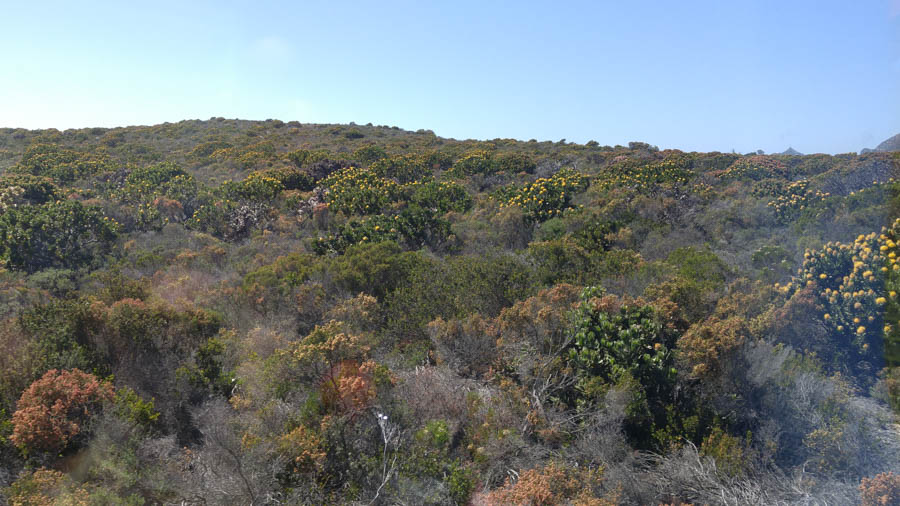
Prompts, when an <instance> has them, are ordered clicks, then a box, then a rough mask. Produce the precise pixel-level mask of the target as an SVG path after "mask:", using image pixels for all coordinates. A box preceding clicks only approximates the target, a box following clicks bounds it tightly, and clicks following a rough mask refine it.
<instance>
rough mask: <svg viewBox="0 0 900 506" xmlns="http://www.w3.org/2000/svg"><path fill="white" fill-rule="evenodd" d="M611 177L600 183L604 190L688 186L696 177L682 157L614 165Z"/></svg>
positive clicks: (639, 189) (641, 189)
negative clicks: (640, 163) (666, 185)
mask: <svg viewBox="0 0 900 506" xmlns="http://www.w3.org/2000/svg"><path fill="white" fill-rule="evenodd" d="M610 170H611V171H612V173H611V175H610V176H609V177H608V178H606V179H604V180H603V181H602V182H601V183H600V187H601V188H602V189H604V190H607V189H610V188H615V187H622V186H624V187H627V188H631V189H634V190H638V191H644V190H648V189H652V188H655V187H657V186H659V185H663V184H670V185H678V184H686V183H687V182H688V181H689V180H690V179H691V178H693V177H694V171H693V170H691V169H690V168H689V163H688V161H687V160H686V159H684V158H681V157H671V158H667V159H665V160H663V161H661V162H654V163H649V164H643V165H635V162H628V163H625V164H622V165H614V166H613V167H611V169H610Z"/></svg>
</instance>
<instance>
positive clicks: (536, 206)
mask: <svg viewBox="0 0 900 506" xmlns="http://www.w3.org/2000/svg"><path fill="white" fill-rule="evenodd" d="M587 183H588V180H587V176H585V175H583V174H579V173H577V172H575V171H572V170H561V171H559V172H557V173H556V174H554V175H553V176H551V177H549V178H540V179H538V180H537V181H535V182H534V183H531V184H529V185H526V186H524V187H522V188H515V187H508V188H504V189H501V190H499V191H498V192H496V193H495V198H497V199H498V200H500V202H501V204H500V207H501V208H503V207H505V206H519V207H521V208H522V209H523V210H524V211H525V213H526V216H527V217H528V218H529V220H530V221H532V222H542V221H545V220H548V219H550V218H553V217H556V216H559V215H560V213H563V212H565V211H567V210H569V209H574V206H573V205H572V198H573V197H574V196H575V195H577V194H578V193H579V192H581V191H584V189H585V188H587Z"/></svg>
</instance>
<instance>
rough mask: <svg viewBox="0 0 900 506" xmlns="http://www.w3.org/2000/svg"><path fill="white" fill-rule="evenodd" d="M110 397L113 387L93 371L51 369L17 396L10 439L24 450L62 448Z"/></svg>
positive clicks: (111, 397) (80, 430)
mask: <svg viewBox="0 0 900 506" xmlns="http://www.w3.org/2000/svg"><path fill="white" fill-rule="evenodd" d="M112 399H113V389H112V387H111V386H110V385H108V384H106V383H102V382H101V381H100V380H98V379H97V378H96V377H95V376H93V375H92V374H87V373H84V372H82V371H80V370H78V369H73V370H71V371H57V370H56V369H51V370H49V371H47V372H46V373H45V374H44V375H43V376H42V377H41V379H39V380H37V381H35V382H34V383H32V384H31V386H29V387H28V389H26V390H25V391H24V392H23V393H22V397H21V398H19V402H18V404H17V406H16V412H15V413H13V426H14V429H13V435H12V437H11V440H12V441H13V443H15V444H16V445H17V446H19V447H20V448H22V449H24V450H39V451H59V450H62V449H64V448H65V447H66V446H68V445H69V443H70V442H72V441H73V439H74V438H76V437H77V436H78V435H79V434H80V433H81V432H82V429H83V427H84V424H85V423H86V422H87V421H88V420H89V419H90V417H91V416H93V414H95V413H96V412H97V411H98V410H99V409H100V408H101V407H102V404H103V403H104V402H108V401H111V400H112Z"/></svg>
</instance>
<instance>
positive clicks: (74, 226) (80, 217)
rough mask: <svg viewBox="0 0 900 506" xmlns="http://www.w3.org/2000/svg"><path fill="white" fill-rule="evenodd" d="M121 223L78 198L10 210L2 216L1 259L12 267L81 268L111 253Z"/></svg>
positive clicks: (35, 269)
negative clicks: (83, 203)
mask: <svg viewBox="0 0 900 506" xmlns="http://www.w3.org/2000/svg"><path fill="white" fill-rule="evenodd" d="M117 230H118V225H117V224H116V223H115V221H114V220H110V219H109V218H106V217H104V216H103V215H102V213H101V211H100V209H98V208H96V207H89V206H84V205H82V204H81V203H80V202H76V201H71V200H67V201H61V202H60V201H57V202H48V203H46V204H43V205H40V206H23V207H19V208H16V209H9V210H7V211H6V212H5V213H3V214H2V215H0V260H2V261H3V262H5V263H6V265H7V266H9V267H11V268H13V269H20V270H24V271H27V272H35V271H38V270H41V269H46V268H48V267H57V268H64V269H70V268H78V267H82V266H85V265H89V264H91V263H92V262H94V261H95V260H96V259H98V257H99V256H101V255H104V254H106V253H107V252H109V250H110V248H111V247H112V243H113V241H114V240H115V239H116V236H117Z"/></svg>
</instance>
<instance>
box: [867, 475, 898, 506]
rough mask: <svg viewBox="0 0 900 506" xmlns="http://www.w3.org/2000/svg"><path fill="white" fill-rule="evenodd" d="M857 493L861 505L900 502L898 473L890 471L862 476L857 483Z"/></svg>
mask: <svg viewBox="0 0 900 506" xmlns="http://www.w3.org/2000/svg"><path fill="white" fill-rule="evenodd" d="M859 495H860V504H861V505H862V506H889V505H892V504H900V475H897V474H894V473H893V472H890V473H881V474H879V475H877V476H875V477H874V478H863V479H862V481H861V482H860V484H859Z"/></svg>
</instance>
